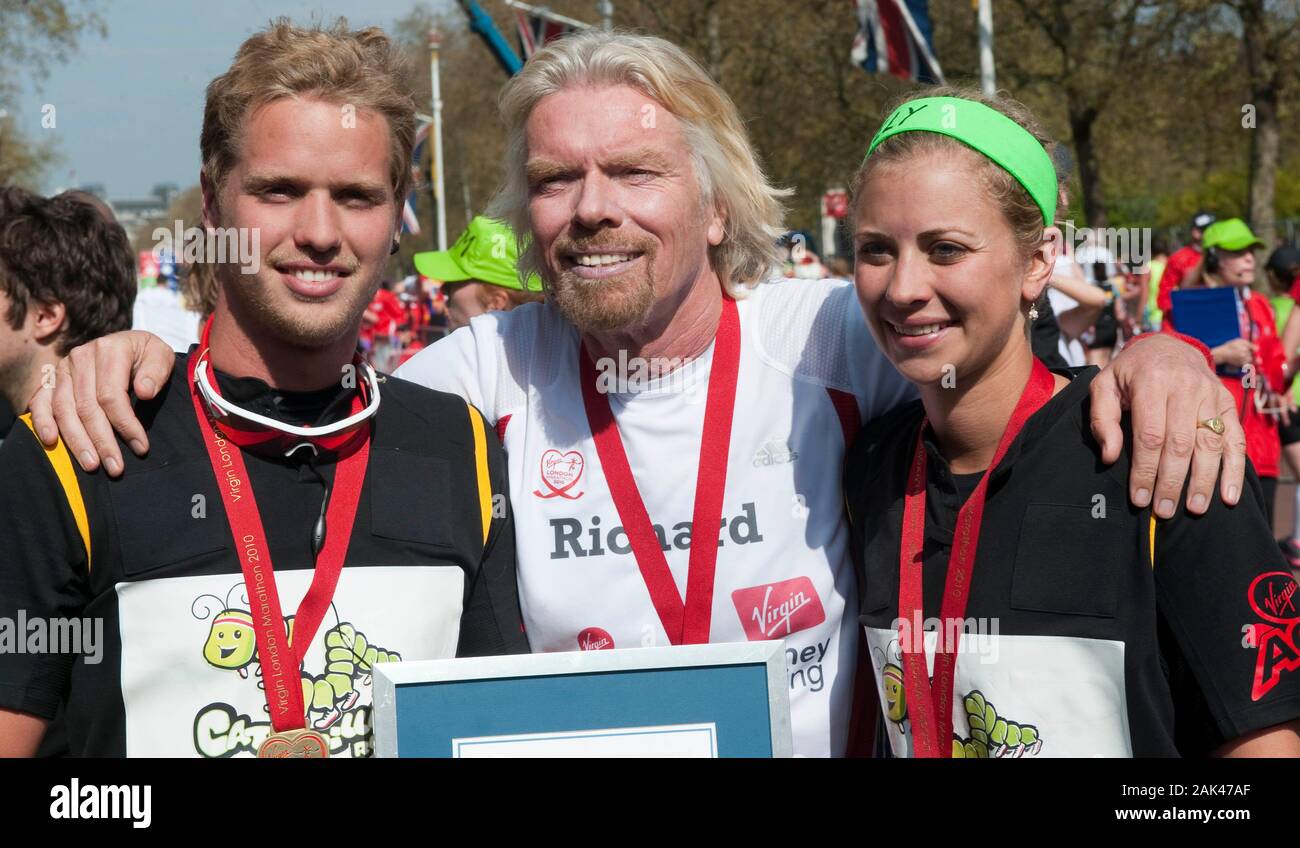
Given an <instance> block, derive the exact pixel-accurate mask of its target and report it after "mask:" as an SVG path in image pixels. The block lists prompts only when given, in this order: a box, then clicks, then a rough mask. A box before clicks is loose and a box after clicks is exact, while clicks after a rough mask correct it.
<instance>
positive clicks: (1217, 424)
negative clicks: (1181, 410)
mask: <svg viewBox="0 0 1300 848" xmlns="http://www.w3.org/2000/svg"><path fill="white" fill-rule="evenodd" d="M1196 426H1197V427H1204V428H1205V429H1207V430H1209V431H1210V432H1212V433H1214V434H1215V435H1216V436H1222V435H1223V433H1224V431H1225V430H1227V429H1228V428H1227V427H1224V426H1223V419H1222V418H1218V417H1215V418H1202V419H1201V420H1200V421H1197V422H1196Z"/></svg>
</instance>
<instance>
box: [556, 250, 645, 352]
mask: <svg viewBox="0 0 1300 848" xmlns="http://www.w3.org/2000/svg"><path fill="white" fill-rule="evenodd" d="M555 250H556V252H557V253H561V254H563V253H564V252H566V251H572V250H578V251H585V252H593V253H610V254H618V253H639V254H641V256H640V262H641V264H640V266H639V267H637V268H633V269H632V270H630V271H628V272H626V273H623V274H619V275H618V276H615V277H607V278H605V279H603V280H590V279H587V278H585V277H581V276H579V275H578V274H577V272H576V271H575V270H574V269H572V268H567V267H564V268H563V269H562V270H561V271H559V273H558V274H556V275H555V278H554V279H553V280H550V281H549V284H548V293H547V296H548V298H549V299H550V300H551V301H552V302H553V303H554V304H555V306H556V308H558V309H559V310H560V314H562V315H563V316H564V317H565V318H567V319H569V322H570V323H572V324H573V325H574V326H575V327H577V328H578V329H579V330H580V331H582V332H604V331H609V330H620V329H625V328H627V329H630V328H634V327H638V326H640V325H642V324H644V323H645V321H646V320H647V318H648V317H649V315H650V310H651V309H652V308H653V307H654V304H655V245H654V243H653V242H652V241H651V240H649V239H645V240H638V241H637V242H634V243H624V244H602V243H600V242H598V241H594V240H591V241H572V240H568V239H565V240H562V241H560V242H558V243H557V244H556V245H555Z"/></svg>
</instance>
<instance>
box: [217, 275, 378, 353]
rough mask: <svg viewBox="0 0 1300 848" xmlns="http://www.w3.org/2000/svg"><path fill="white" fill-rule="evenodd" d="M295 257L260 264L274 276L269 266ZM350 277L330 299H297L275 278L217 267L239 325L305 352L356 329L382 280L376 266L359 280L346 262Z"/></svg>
mask: <svg viewBox="0 0 1300 848" xmlns="http://www.w3.org/2000/svg"><path fill="white" fill-rule="evenodd" d="M294 258H295V257H289V256H285V257H277V256H275V255H271V256H268V257H267V258H266V259H265V260H264V261H263V263H262V267H263V269H264V270H265V271H267V272H269V273H270V274H274V275H275V276H277V277H278V276H279V272H278V271H276V270H275V267H274V266H275V264H276V263H280V262H288V261H292V260H293V259H294ZM346 264H347V265H348V266H349V269H350V273H349V275H348V277H347V279H346V281H345V282H344V284H343V286H342V287H341V288H340V289H339V290H338V292H336V293H335V294H334V295H332V296H331V297H328V298H324V299H319V300H316V299H307V298H302V297H300V296H299V295H297V294H295V293H294V292H292V291H290V290H289V289H288V288H286V287H285V286H284V284H283V283H282V282H281V281H280V280H278V279H270V280H267V279H264V278H263V277H262V275H261V274H241V273H240V271H239V267H238V266H237V265H226V266H223V267H222V269H221V270H222V271H224V272H225V275H226V276H225V283H226V284H225V286H224V289H225V294H226V298H227V301H228V302H229V305H230V310H231V312H232V313H233V314H234V315H235V317H236V318H237V320H238V321H239V323H240V324H242V325H243V326H246V327H255V326H256V327H260V328H261V329H262V330H263V331H265V332H266V334H267V335H269V336H271V337H272V338H274V339H276V340H277V341H279V342H281V343H283V344H287V345H290V346H292V347H298V348H303V349H307V350H312V349H318V348H322V347H327V346H329V345H331V344H333V343H335V342H337V341H338V340H339V338H341V337H343V336H347V335H354V336H355V335H356V334H357V333H358V332H359V331H360V329H361V315H362V313H364V312H365V310H366V307H367V306H368V305H369V304H370V301H371V300H373V299H374V296H375V292H376V291H378V290H379V285H380V283H381V280H382V270H383V269H382V268H379V269H377V270H378V273H373V274H372V276H371V278H369V279H367V278H366V277H364V276H363V271H362V268H361V267H360V264H359V263H358V262H357V261H356V260H347V261H346Z"/></svg>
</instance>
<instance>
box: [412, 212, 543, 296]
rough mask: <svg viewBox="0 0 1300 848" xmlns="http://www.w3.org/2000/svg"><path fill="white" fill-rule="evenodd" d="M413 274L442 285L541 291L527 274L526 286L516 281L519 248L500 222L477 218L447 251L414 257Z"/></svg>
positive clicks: (538, 281) (538, 282) (538, 283)
mask: <svg viewBox="0 0 1300 848" xmlns="http://www.w3.org/2000/svg"><path fill="white" fill-rule="evenodd" d="M413 259H414V261H415V270H417V271H419V272H420V273H421V274H423V275H424V276H426V277H428V278H430V279H433V280H439V281H441V282H444V283H459V282H462V281H464V280H482V281H483V282H485V283H491V284H492V285H494V286H501V287H503V288H507V289H515V290H516V291H534V292H539V291H541V290H542V280H541V278H540V277H538V276H537V275H536V274H530V275H529V277H528V284H527V286H525V285H524V282H523V281H522V280H520V279H519V271H518V269H517V267H516V266H517V264H518V262H519V245H518V244H517V243H516V241H515V234H514V232H513V231H512V230H511V229H510V228H509V227H507V226H506V225H505V224H504V223H502V222H501V221H498V220H496V219H495V218H488V217H485V216H483V215H479V216H478V217H476V218H475V219H474V220H472V221H470V222H469V227H468V228H466V230H465V232H463V233H461V234H460V238H458V239H456V243H455V244H453V245H452V246H451V249H450V250H431V251H428V252H427V253H417V254H415V256H414V257H413Z"/></svg>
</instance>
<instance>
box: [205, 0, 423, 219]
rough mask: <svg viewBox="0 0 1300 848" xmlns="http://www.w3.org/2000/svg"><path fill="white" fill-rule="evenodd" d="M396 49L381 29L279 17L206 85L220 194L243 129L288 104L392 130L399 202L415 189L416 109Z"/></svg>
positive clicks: (210, 172)
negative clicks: (339, 110)
mask: <svg viewBox="0 0 1300 848" xmlns="http://www.w3.org/2000/svg"><path fill="white" fill-rule="evenodd" d="M404 70H405V68H404V65H403V61H402V58H401V54H400V52H399V51H398V49H397V48H396V47H395V46H394V45H393V44H392V42H391V41H389V39H388V36H386V35H385V34H384V31H383V30H382V29H380V28H379V27H367V28H365V29H360V30H350V29H348V22H347V19H345V18H339V19H338V20H336V21H335V22H334V23H333V24H332V25H331V26H329V27H328V28H326V27H324V26H322V25H320V24H317V25H316V26H314V27H297V26H294V25H293V24H292V23H290V21H289V19H288V18H279V19H277V20H276V21H274V22H272V23H271V25H270V26H269V27H268V28H267V29H265V30H263V31H261V32H259V33H257V34H255V35H253V36H251V37H250V38H249V39H248V40H247V41H245V42H244V43H243V44H241V45H240V46H239V50H238V51H237V52H236V53H235V61H234V62H233V63H232V64H231V66H230V69H229V70H227V71H226V72H225V73H224V74H222V75H221V76H219V77H217V78H216V79H214V80H213V81H212V82H211V83H209V84H208V91H207V102H206V103H205V104H204V107H203V133H202V135H201V136H200V140H199V147H200V150H201V152H202V155H203V171H204V173H205V174H206V175H207V177H208V179H210V180H211V181H212V182H213V184H214V185H215V186H216V187H217V188H218V189H219V188H220V187H221V185H222V183H223V181H224V180H225V177H226V175H227V174H228V173H229V172H230V169H231V168H233V167H234V164H235V162H236V161H238V159H239V145H240V140H241V133H242V130H243V127H244V122H245V121H246V120H247V117H248V115H250V114H251V113H252V112H253V111H254V110H255V109H257V108H258V107H260V106H263V105H265V104H267V103H270V102H271V101H274V100H279V99H281V98H284V97H295V96H311V97H318V98H320V99H322V100H325V101H327V102H330V103H337V104H339V105H340V106H344V105H347V106H353V107H355V108H356V109H357V111H361V110H363V109H369V110H373V111H375V112H378V113H379V114H381V115H382V116H383V117H384V119H385V120H386V121H387V123H388V138H389V178H390V180H391V181H392V186H393V192H394V194H393V196H394V198H395V199H396V201H397V202H398V203H401V199H402V198H403V197H404V196H405V195H406V193H407V191H408V187H409V186H410V184H411V167H410V162H411V148H412V147H413V146H414V145H415V103H414V101H413V100H412V99H411V95H410V93H409V91H407V90H406V88H405V86H404V85H403V72H404Z"/></svg>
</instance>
